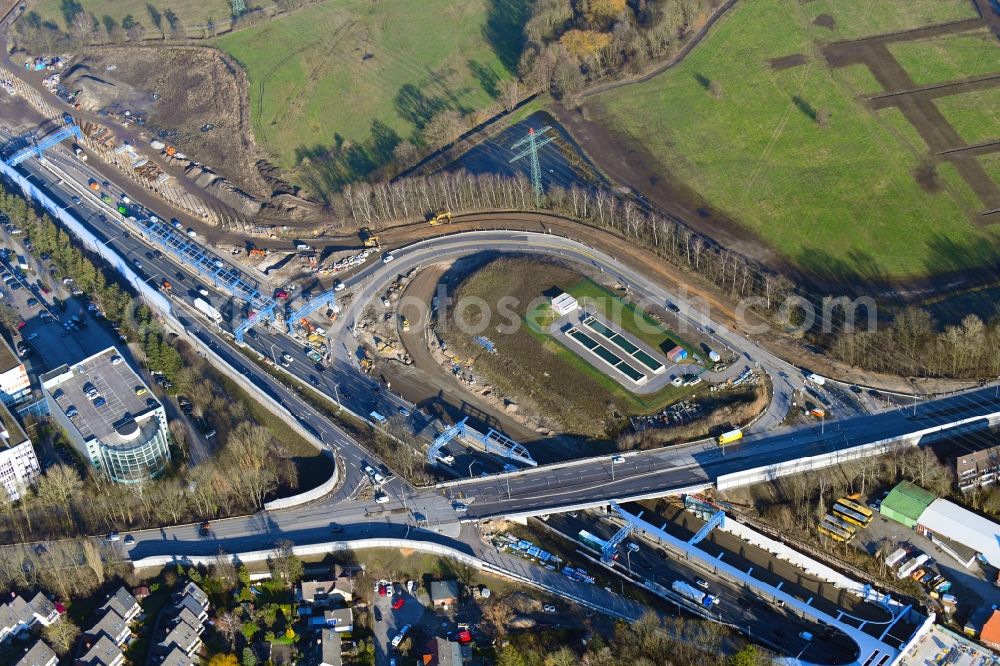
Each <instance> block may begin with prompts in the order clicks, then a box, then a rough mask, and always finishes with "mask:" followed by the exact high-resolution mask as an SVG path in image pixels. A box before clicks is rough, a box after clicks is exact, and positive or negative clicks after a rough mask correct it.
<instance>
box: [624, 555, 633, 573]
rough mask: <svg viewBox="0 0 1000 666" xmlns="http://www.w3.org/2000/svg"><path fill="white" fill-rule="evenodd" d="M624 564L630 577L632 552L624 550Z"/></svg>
mask: <svg viewBox="0 0 1000 666" xmlns="http://www.w3.org/2000/svg"><path fill="white" fill-rule="evenodd" d="M625 562H626V563H627V564H628V575H629V576H631V575H632V551H631V549H629V548H626V549H625Z"/></svg>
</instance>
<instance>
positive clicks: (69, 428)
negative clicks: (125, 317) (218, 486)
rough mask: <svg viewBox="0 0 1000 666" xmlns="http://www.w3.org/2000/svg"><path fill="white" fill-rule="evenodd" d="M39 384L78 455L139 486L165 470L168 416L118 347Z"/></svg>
mask: <svg viewBox="0 0 1000 666" xmlns="http://www.w3.org/2000/svg"><path fill="white" fill-rule="evenodd" d="M41 380H42V393H43V394H44V395H45V399H46V400H47V401H48V403H49V411H50V413H51V414H52V417H53V418H54V419H55V420H56V422H57V423H58V424H59V425H60V426H62V428H63V429H64V430H65V431H66V432H67V434H68V435H69V438H70V442H71V443H72V445H73V447H74V448H75V449H76V450H77V451H78V452H79V453H80V455H81V456H83V457H84V459H86V460H87V461H88V462H89V463H90V464H91V465H92V466H93V467H94V468H95V469H99V470H101V471H102V472H104V474H106V475H107V477H108V478H109V479H111V480H112V481H114V482H116V483H141V482H143V481H145V480H147V479H151V478H155V477H157V476H159V475H160V474H162V473H163V471H164V470H165V469H166V467H167V464H168V463H169V462H170V448H169V444H168V440H167V432H168V430H167V415H166V412H164V410H163V405H162V404H160V402H159V400H157V399H156V398H155V397H153V394H152V393H151V392H150V391H149V388H148V387H147V386H146V384H145V382H143V381H142V379H141V378H140V377H139V375H138V374H136V372H135V371H134V370H132V368H131V367H130V366H129V364H128V363H127V362H126V361H125V359H124V358H122V357H121V356H120V355H119V354H118V351H117V350H116V349H115V348H114V347H109V348H107V349H105V350H104V351H102V352H100V353H97V354H94V355H93V356H91V357H89V358H85V359H83V360H82V361H80V362H78V363H74V364H73V365H72V366H68V365H64V366H62V367H59V368H56V369H55V370H53V371H51V372H49V373H46V374H44V375H42V377H41Z"/></svg>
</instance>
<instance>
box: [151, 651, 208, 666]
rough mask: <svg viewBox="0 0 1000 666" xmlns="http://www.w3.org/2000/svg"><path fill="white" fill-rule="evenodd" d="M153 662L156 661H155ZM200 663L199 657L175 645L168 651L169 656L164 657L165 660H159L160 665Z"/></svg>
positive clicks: (191, 664)
mask: <svg viewBox="0 0 1000 666" xmlns="http://www.w3.org/2000/svg"><path fill="white" fill-rule="evenodd" d="M152 663H154V664H155V663H156V661H153V662H152ZM197 663H198V658H197V657H193V656H191V655H189V654H187V653H186V652H184V651H183V650H181V649H180V648H179V647H175V648H173V649H171V650H170V652H169V653H167V656H166V657H164V658H163V661H161V662H159V666H195V664H197Z"/></svg>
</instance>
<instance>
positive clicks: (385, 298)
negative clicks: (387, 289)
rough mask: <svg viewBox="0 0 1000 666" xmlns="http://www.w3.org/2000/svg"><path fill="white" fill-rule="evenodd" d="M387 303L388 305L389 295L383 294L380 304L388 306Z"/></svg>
mask: <svg viewBox="0 0 1000 666" xmlns="http://www.w3.org/2000/svg"><path fill="white" fill-rule="evenodd" d="M389 305H390V303H389V297H388V296H383V297H382V306H383V307H389Z"/></svg>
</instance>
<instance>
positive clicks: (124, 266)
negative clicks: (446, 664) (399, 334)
mask: <svg viewBox="0 0 1000 666" xmlns="http://www.w3.org/2000/svg"><path fill="white" fill-rule="evenodd" d="M0 173H2V174H3V175H4V177H5V178H7V179H8V180H10V181H11V182H13V183H14V184H15V185H17V186H18V187H20V188H21V191H22V192H23V193H24V195H25V196H26V197H29V198H30V199H33V200H34V201H36V202H38V204H39V205H41V206H42V207H43V208H44V209H45V210H46V211H47V212H48V213H49V214H50V215H51V216H52V217H53V218H54V219H55V220H56V221H57V222H58V223H60V224H62V225H63V226H64V227H65V228H66V230H67V231H69V233H70V234H72V235H73V236H75V237H76V238H77V239H78V240H79V241H80V242H81V243H83V245H84V247H86V248H87V249H88V250H90V251H91V252H94V253H95V254H97V255H99V256H100V257H101V258H102V259H104V260H105V261H106V262H108V264H110V265H111V268H113V269H114V270H115V271H117V272H118V273H119V274H120V275H121V276H122V277H123V278H124V279H125V280H126V281H127V282H128V283H129V284H130V285H131V286H132V288H134V289H135V290H136V291H137V292H138V293H139V294H140V296H141V297H142V299H143V301H144V302H145V303H146V304H147V305H148V306H149V307H150V308H152V309H153V310H154V311H156V312H157V313H159V314H160V315H161V316H162V317H163V318H164V320H165V322H166V323H167V325H168V326H169V325H171V324H172V325H173V326H174V327H175V328H179V329H181V330H183V328H182V327H181V326H180V324H179V323H177V322H176V319H175V318H174V310H173V307H172V303H171V301H170V300H169V299H168V298H167V297H166V296H164V295H163V294H162V293H161V292H160V291H159V290H157V289H156V288H154V287H152V286H150V285H149V283H148V282H147V281H146V280H144V279H143V278H141V277H140V276H139V275H138V274H137V273H136V272H135V271H133V270H132V267H131V266H130V265H129V263H128V262H127V261H126V260H125V258H124V257H122V256H121V255H120V254H118V252H117V251H115V249H114V248H113V247H112V246H110V245H108V244H106V243H105V242H104V241H101V240H99V239H98V238H97V236H95V235H94V234H93V233H91V231H90V230H89V229H87V228H86V227H84V226H83V225H82V224H81V223H80V221H79V220H77V219H76V217H75V216H73V215H72V214H71V213H70V212H69V211H67V210H64V209H63V208H62V207H61V206H59V204H58V203H57V202H56V201H55V200H54V199H52V198H51V197H49V195H48V193H47V192H45V191H44V190H42V189H41V188H40V187H38V186H36V185H35V184H34V183H32V182H31V181H30V180H28V179H27V178H25V177H24V176H23V175H21V174H20V173H19V172H18V171H17V170H15V169H14V168H12V167H10V166H8V165H6V164H4V163H3V162H0ZM188 337H189V339H190V340H192V341H193V342H194V343H195V345H196V346H198V347H199V348H201V349H202V351H203V352H204V353H205V354H206V356H207V355H209V354H210V355H211V356H212V357H214V359H215V361H216V363H214V364H213V365H214V367H215V368H216V369H218V370H220V371H222V372H223V373H225V374H226V375H227V376H229V377H230V379H232V380H234V381H236V382H238V383H239V384H240V386H241V387H243V388H244V390H248V392H250V393H251V394H253V395H254V397H255V398H256V399H257V400H258V401H259V402H261V403H262V404H263V405H265V406H267V407H268V408H269V409H270V410H271V411H272V412H274V413H275V414H277V415H279V416H281V417H282V418H284V417H285V416H287V410H284V409H283V408H282V407H281V406H280V405H279V404H278V403H277V402H275V401H274V400H273V399H271V398H270V396H268V395H266V394H265V393H264V392H263V391H261V390H260V389H259V388H257V387H256V386H255V385H254V384H252V383H248V382H245V381H243V378H242V377H240V375H238V374H236V372H235V371H233V370H232V368H230V367H229V365H228V364H227V363H225V362H224V361H223V360H222V359H221V358H219V357H218V356H217V355H216V354H215V352H214V351H212V350H211V349H210V348H209V347H208V346H206V345H204V344H202V342H201V341H200V340H198V339H197V338H196V337H194V336H188ZM288 424H289V425H290V426H291V427H292V428H293V429H294V430H295V431H296V432H298V433H299V434H300V435H302V436H303V437H305V438H306V440H307V441H309V442H310V443H312V444H314V445H315V446H316V448H317V449H319V450H320V451H323V450H325V449H326V447H324V446H323V444H322V442H320V441H319V440H318V439H316V438H315V437H314V436H313V435H312V434H311V433H310V432H309V431H307V430H306V429H305V428H303V427H302V426H301V425H299V423H298V422H297V421H296V420H295V419H290V420H289V421H288ZM333 464H334V472H333V475H332V476H331V477H330V479H328V480H327V481H326V482H324V483H323V484H322V485H321V486H319V487H317V488H314V489H312V490H309V491H306V492H304V493H302V494H300V495H295V496H293V497H285V498H282V499H279V500H275V501H274V502H269V503H268V504H267V505H265V507H264V508H265V509H268V510H270V509H286V508H289V507H292V506H298V505H299V504H305V503H306V502H311V501H313V500H315V499H319V498H320V497H322V496H323V495H326V494H327V493H329V492H331V491H332V490H333V489H334V488H335V487H336V485H337V482H338V480H339V474H338V472H339V468H338V466H337V461H336V459H334V463H333Z"/></svg>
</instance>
